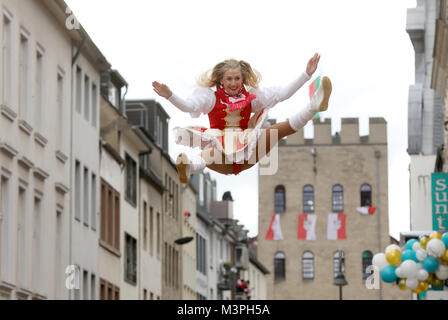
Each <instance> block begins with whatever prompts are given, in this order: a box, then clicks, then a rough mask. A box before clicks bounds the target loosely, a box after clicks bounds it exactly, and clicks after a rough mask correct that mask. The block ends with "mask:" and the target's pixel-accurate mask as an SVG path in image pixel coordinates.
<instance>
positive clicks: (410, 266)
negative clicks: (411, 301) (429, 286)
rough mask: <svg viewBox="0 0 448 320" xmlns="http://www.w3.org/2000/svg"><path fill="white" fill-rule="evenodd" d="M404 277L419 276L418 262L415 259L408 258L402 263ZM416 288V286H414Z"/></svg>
mask: <svg viewBox="0 0 448 320" xmlns="http://www.w3.org/2000/svg"><path fill="white" fill-rule="evenodd" d="M400 269H401V270H402V271H401V272H402V274H403V275H404V278H407V279H409V278H416V277H417V263H415V261H414V260H406V261H404V262H403V263H402V264H401V265H400ZM408 287H409V286H408ZM414 289H415V288H414Z"/></svg>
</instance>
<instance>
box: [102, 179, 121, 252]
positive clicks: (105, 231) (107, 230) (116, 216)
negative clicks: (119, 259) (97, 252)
mask: <svg viewBox="0 0 448 320" xmlns="http://www.w3.org/2000/svg"><path fill="white" fill-rule="evenodd" d="M100 212H101V218H100V220H101V230H100V242H101V244H102V245H104V246H106V247H108V248H109V249H114V251H116V252H117V253H119V252H120V194H119V193H118V192H117V191H115V190H114V189H113V188H112V187H111V186H110V185H109V184H108V183H107V182H105V181H104V180H102V179H101V209H100Z"/></svg>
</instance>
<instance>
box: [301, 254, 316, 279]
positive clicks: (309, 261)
mask: <svg viewBox="0 0 448 320" xmlns="http://www.w3.org/2000/svg"><path fill="white" fill-rule="evenodd" d="M302 279H303V280H314V254H313V253H312V252H311V251H305V252H304V253H303V255H302Z"/></svg>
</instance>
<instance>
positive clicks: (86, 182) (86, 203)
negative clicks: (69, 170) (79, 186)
mask: <svg viewBox="0 0 448 320" xmlns="http://www.w3.org/2000/svg"><path fill="white" fill-rule="evenodd" d="M83 201H84V224H85V225H86V226H88V225H89V207H90V206H89V169H87V168H86V167H84V199H83Z"/></svg>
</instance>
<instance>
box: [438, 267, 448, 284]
mask: <svg viewBox="0 0 448 320" xmlns="http://www.w3.org/2000/svg"><path fill="white" fill-rule="evenodd" d="M436 276H437V278H439V279H440V280H447V279H448V267H447V266H444V265H440V266H439V269H437V271H436Z"/></svg>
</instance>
